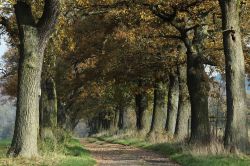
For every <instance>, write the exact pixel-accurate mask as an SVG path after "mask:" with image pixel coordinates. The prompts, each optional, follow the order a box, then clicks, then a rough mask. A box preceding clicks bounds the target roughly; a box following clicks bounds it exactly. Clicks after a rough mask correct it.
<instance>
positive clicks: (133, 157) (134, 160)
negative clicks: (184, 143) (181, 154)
mask: <svg viewBox="0 0 250 166" xmlns="http://www.w3.org/2000/svg"><path fill="white" fill-rule="evenodd" d="M81 143H82V144H83V145H84V147H85V148H86V149H87V150H89V151H90V153H91V155H92V157H93V158H94V159H95V160H96V162H97V166H98V165H100V166H179V164H177V163H175V162H173V161H171V160H170V159H169V158H167V157H166V156H164V155H160V154H157V153H155V152H153V151H149V150H145V149H140V148H136V147H132V146H125V145H121V144H113V143H108V142H104V141H101V140H97V139H94V138H88V139H83V140H82V141H81Z"/></svg>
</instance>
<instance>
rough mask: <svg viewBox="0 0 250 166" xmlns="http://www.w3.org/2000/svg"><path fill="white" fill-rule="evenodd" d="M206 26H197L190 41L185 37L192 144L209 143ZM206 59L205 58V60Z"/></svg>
mask: <svg viewBox="0 0 250 166" xmlns="http://www.w3.org/2000/svg"><path fill="white" fill-rule="evenodd" d="M206 30H207V29H206V28H205V27H203V26H202V25H201V26H198V27H196V28H195V30H194V38H193V40H192V41H190V40H189V39H188V37H185V39H184V42H185V46H186V48H187V85H188V90H189V95H190V103H191V138H190V143H193V144H202V145H206V144H209V143H210V141H211V137H210V125H209V117H208V96H209V90H210V85H209V78H208V75H207V73H206V72H205V67H204V64H205V63H206V62H205V59H206V57H204V55H203V51H204V48H203V47H204V39H205V38H206V34H207V32H206ZM206 61H207V60H206Z"/></svg>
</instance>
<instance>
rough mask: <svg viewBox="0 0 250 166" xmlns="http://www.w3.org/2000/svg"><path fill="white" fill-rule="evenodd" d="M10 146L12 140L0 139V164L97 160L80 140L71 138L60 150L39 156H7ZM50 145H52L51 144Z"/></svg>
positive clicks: (58, 165)
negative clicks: (25, 157)
mask: <svg viewBox="0 0 250 166" xmlns="http://www.w3.org/2000/svg"><path fill="white" fill-rule="evenodd" d="M9 146H10V140H0V165H6V166H7V165H8V166H12V165H15V166H27V165H28V166H32V165H34V166H93V165H95V163H96V162H95V160H94V159H93V158H92V157H91V155H90V153H89V151H87V150H85V149H84V148H83V146H82V145H81V143H80V142H79V140H77V139H70V141H68V142H67V143H65V144H63V145H60V148H59V149H60V150H58V151H56V150H55V151H53V152H45V153H42V155H41V156H40V157H38V158H32V159H24V158H14V159H13V158H7V157H6V152H7V150H8V147H9ZM49 146H50V145H49Z"/></svg>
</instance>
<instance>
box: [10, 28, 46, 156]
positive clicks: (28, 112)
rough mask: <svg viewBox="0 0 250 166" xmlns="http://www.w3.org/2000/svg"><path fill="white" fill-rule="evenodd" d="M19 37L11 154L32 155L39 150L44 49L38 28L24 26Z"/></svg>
mask: <svg viewBox="0 0 250 166" xmlns="http://www.w3.org/2000/svg"><path fill="white" fill-rule="evenodd" d="M20 36H21V37H20V38H21V41H20V42H21V45H20V63H19V76H18V97H17V98H18V99H17V100H18V101H17V112H16V123H15V131H14V136H13V140H12V145H11V148H10V149H9V152H8V153H9V155H11V156H17V155H18V156H24V157H32V156H36V155H37V153H38V152H37V135H38V128H39V96H40V91H41V90H40V80H41V71H42V63H43V51H42V50H38V48H39V38H38V31H37V29H36V28H34V27H31V26H24V25H23V27H22V31H20Z"/></svg>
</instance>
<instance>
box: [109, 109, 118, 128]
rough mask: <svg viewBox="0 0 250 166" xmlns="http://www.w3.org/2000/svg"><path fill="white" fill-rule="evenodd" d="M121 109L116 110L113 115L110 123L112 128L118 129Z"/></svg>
mask: <svg viewBox="0 0 250 166" xmlns="http://www.w3.org/2000/svg"><path fill="white" fill-rule="evenodd" d="M118 122H119V110H114V113H113V117H112V120H111V124H110V129H111V130H112V131H116V130H117V129H118Z"/></svg>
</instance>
